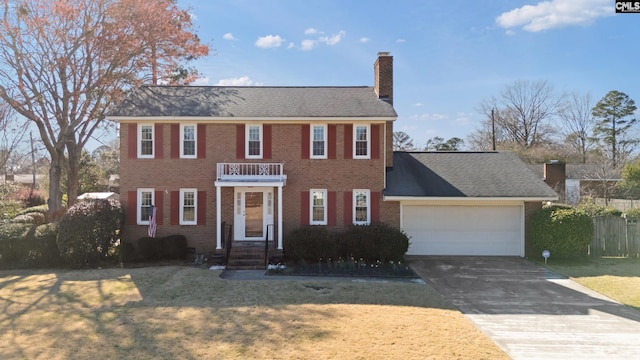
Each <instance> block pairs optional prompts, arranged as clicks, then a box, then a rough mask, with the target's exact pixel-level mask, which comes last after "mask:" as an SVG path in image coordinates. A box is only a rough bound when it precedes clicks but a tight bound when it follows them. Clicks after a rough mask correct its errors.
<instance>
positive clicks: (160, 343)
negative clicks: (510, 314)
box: [0, 267, 507, 359]
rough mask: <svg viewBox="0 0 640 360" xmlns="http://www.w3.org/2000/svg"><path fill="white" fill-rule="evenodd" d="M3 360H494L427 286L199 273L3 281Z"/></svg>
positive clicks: (28, 276) (17, 276) (75, 274)
mask: <svg viewBox="0 0 640 360" xmlns="http://www.w3.org/2000/svg"><path fill="white" fill-rule="evenodd" d="M0 309H1V313H0V328H2V329H3V331H2V332H1V333H0V358H2V359H20V358H28V359H94V358H106V359H124V358H126V359H176V358H181V359H242V358H261V359H271V358H296V359H308V358H314V359H335V358H354V359H382V358H385V359H389V358H402V359H429V358H433V359H447V358H455V359H482V358H484V359H495V358H507V356H506V355H505V354H504V353H503V352H502V351H501V350H500V349H499V348H498V347H497V346H496V345H495V344H493V342H491V341H490V340H489V339H487V338H486V337H485V336H484V335H483V334H482V333H480V332H479V331H478V330H477V329H476V328H475V327H474V326H473V325H472V324H471V322H470V321H468V320H467V319H466V318H465V317H464V316H463V315H462V314H460V313H459V312H458V311H455V310H453V309H451V308H450V307H449V305H448V304H447V303H446V302H445V301H444V300H443V299H442V298H441V297H440V296H439V295H438V294H437V293H436V292H435V291H434V290H432V289H431V287H429V286H428V285H424V284H415V283H406V282H351V281H319V280H301V281H287V280H267V281H230V280H224V279H220V278H219V272H216V271H208V270H202V269H195V268H188V267H155V268H140V269H108V270H94V271H70V272H56V273H46V272H42V273H37V274H33V273H28V272H22V271H21V272H17V271H4V272H0Z"/></svg>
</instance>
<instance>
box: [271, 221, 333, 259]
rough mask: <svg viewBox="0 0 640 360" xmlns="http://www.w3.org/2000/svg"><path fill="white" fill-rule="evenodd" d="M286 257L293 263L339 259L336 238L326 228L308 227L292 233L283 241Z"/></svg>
mask: <svg viewBox="0 0 640 360" xmlns="http://www.w3.org/2000/svg"><path fill="white" fill-rule="evenodd" d="M283 246H284V255H285V256H286V257H287V259H289V260H291V261H293V262H300V261H305V262H317V261H319V260H320V259H328V258H337V257H338V254H337V253H336V250H337V249H336V238H335V236H334V235H333V234H331V233H330V232H329V230H327V227H326V226H317V225H308V226H304V227H301V228H298V229H295V230H293V231H291V232H290V233H289V234H287V236H285V237H284V239H283Z"/></svg>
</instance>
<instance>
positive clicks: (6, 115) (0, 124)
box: [0, 102, 28, 176]
mask: <svg viewBox="0 0 640 360" xmlns="http://www.w3.org/2000/svg"><path fill="white" fill-rule="evenodd" d="M27 127H28V123H27V122H26V121H20V120H19V119H18V118H17V117H16V112H15V110H13V108H12V107H11V106H9V104H7V103H6V102H0V169H1V170H2V175H3V176H6V175H7V174H8V173H9V172H11V171H10V170H9V166H10V163H11V162H12V159H15V158H16V155H17V154H16V151H17V150H18V148H19V146H20V145H21V144H23V141H22V140H23V139H24V136H25V134H26V132H27Z"/></svg>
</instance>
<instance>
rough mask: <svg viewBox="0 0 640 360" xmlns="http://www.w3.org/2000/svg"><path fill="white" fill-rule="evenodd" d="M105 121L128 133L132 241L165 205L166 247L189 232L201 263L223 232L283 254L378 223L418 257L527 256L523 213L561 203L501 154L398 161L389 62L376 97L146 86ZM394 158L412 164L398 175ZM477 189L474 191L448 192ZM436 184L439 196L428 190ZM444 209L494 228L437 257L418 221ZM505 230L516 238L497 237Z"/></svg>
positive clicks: (383, 58)
mask: <svg viewBox="0 0 640 360" xmlns="http://www.w3.org/2000/svg"><path fill="white" fill-rule="evenodd" d="M108 118H109V119H111V120H115V121H117V122H119V123H120V151H121V160H120V161H121V163H120V190H121V192H120V194H121V196H120V199H121V202H122V204H123V205H124V207H125V209H126V213H127V221H126V226H125V229H124V232H123V238H124V240H125V241H132V242H133V241H135V239H138V238H140V237H143V236H145V235H146V233H147V226H148V222H149V220H148V219H149V211H150V209H151V206H152V205H155V206H156V208H157V224H158V226H157V234H158V236H163V235H169V234H183V235H185V236H186V237H187V239H188V242H189V245H190V246H192V247H195V248H196V249H197V251H198V252H200V253H211V252H213V251H220V250H221V249H222V248H223V246H224V244H223V237H224V236H223V232H224V231H225V229H224V228H223V224H233V234H232V237H233V240H234V241H242V242H245V243H246V242H251V241H264V239H265V237H266V236H268V237H269V239H274V241H275V244H276V246H277V248H278V249H282V248H283V241H282V239H283V236H284V235H285V234H287V233H288V232H289V231H291V230H293V229H296V228H298V227H300V226H303V225H307V224H310V225H314V224H316V225H325V226H327V227H328V228H329V230H340V229H343V228H345V227H346V226H349V225H351V224H367V223H370V222H373V221H382V222H385V223H388V224H390V225H392V226H395V227H402V228H406V229H408V230H409V231H408V232H409V235H411V236H412V237H413V239H412V243H413V244H415V245H412V248H413V251H410V253H412V254H441V253H450V254H453V255H463V254H472V253H481V254H485V255H519V256H524V242H525V241H524V217H525V215H526V214H528V213H529V212H530V211H529V210H527V211H525V208H526V209H531V208H539V206H540V203H541V201H543V200H548V199H555V198H556V196H555V193H553V191H551V189H550V188H549V187H548V186H546V185H545V184H544V183H543V182H542V181H541V180H540V179H538V178H536V177H535V175H534V174H533V173H531V172H530V171H529V170H528V169H527V168H526V166H525V165H524V164H523V163H521V162H518V161H516V160H514V157H510V156H507V155H503V154H500V153H494V154H493V155H491V154H485V155H484V156H483V157H473V154H471V153H460V154H459V155H457V156H453V157H446V158H445V157H444V155H438V154H435V155H429V156H427V157H421V156H418V155H409V157H407V155H406V154H404V153H396V154H394V153H393V149H392V138H393V123H394V121H395V120H396V119H397V114H396V112H395V110H394V108H393V57H392V56H391V55H390V54H389V53H384V52H383V53H379V54H378V57H377V59H376V61H375V63H374V86H373V87H370V86H362V87H232V86H230V87H227V86H224V87H219V86H207V87H197V86H193V87H191V86H182V87H169V86H148V87H141V88H139V89H137V90H135V91H133V92H132V93H131V94H130V96H129V97H128V98H127V99H126V100H125V101H124V102H123V103H121V104H119V106H118V107H116V108H115V109H114V110H113V111H112V112H111V113H110V114H109V116H108ZM398 159H399V160H401V163H400V165H402V166H401V167H394V162H395V161H398ZM440 159H443V160H442V161H441V160H440ZM444 160H446V161H451V162H452V163H451V164H452V165H454V166H455V168H456V169H459V171H456V172H455V174H453V175H455V176H448V177H447V174H446V172H447V171H446V168H447V165H446V163H445V164H444V166H442V165H443V161H444ZM479 161H487V162H488V163H490V164H497V165H495V166H489V167H488V166H484V165H483V164H482V163H478V162H479ZM456 164H457V165H456ZM464 164H467V165H469V164H470V166H467V165H464ZM432 166H440V167H439V170H438V171H440V172H442V176H441V177H438V178H439V179H447V181H449V183H448V184H449V186H448V187H446V186H445V187H442V186H440V185H441V184H439V183H437V181H436V183H433V181H434V180H436V179H435V178H433V177H430V175H429V174H431V173H433V171H432V170H430V167H432ZM489 168H490V169H493V170H495V171H494V172H493V173H491V172H488V171H484V170H485V169H489ZM511 168H513V169H511ZM514 169H515V171H511V170H514ZM522 170H526V171H522ZM505 171H506V172H505ZM504 174H509V175H504ZM473 179H477V181H474V184H476V185H474V186H467V188H468V190H469V191H458V192H453V193H450V192H449V191H448V190H449V188H456V187H457V188H464V187H465V181H466V182H468V181H469V180H471V181H473ZM438 181H439V180H438ZM440 182H441V181H440ZM458 182H460V183H458ZM416 184H419V185H417V186H416ZM487 184H499V186H498V188H497V189H496V186H487ZM513 184H518V185H517V186H511V185H513ZM430 185H435V187H434V189H441V190H443V192H437V191H436V192H433V191H427V192H425V191H422V190H424V188H429V187H430ZM405 189H411V191H410V192H406V191H405ZM444 190H446V191H444ZM479 200H480V201H479ZM526 203H528V204H529V205H526V206H525V204H526ZM434 206H435V207H434ZM434 209H435V213H438V212H439V211H440V210H443V211H446V212H447V214H449V215H447V216H449V217H450V216H454V217H455V216H462V217H471V218H474V217H476V216H478V215H482V214H484V215H483V216H482V219H485V220H483V222H486V223H488V224H489V225H482V226H479V227H478V228H473V229H472V228H468V229H467V231H466V232H455V234H454V232H452V234H454V235H455V236H467V237H468V239H466V241H463V242H458V243H457V244H458V245H459V248H456V249H452V248H451V246H448V245H446V244H449V242H450V241H449V238H447V237H442V239H445V240H442V241H444V243H446V244H445V246H444V247H438V246H435V247H432V246H433V244H432V243H430V244H426V243H424V242H423V240H424V239H423V238H424V237H425V236H426V237H427V238H430V239H431V238H433V237H432V236H431V235H429V234H432V233H434V232H433V231H432V230H433V229H425V228H423V227H421V226H422V225H423V224H425V223H428V222H424V221H421V219H422V217H423V216H427V217H429V216H432V215H433V214H434ZM460 209H463V210H465V211H462V212H460V211H459V210H460ZM487 210H490V211H487ZM456 211H458V212H456ZM443 214H444V212H443ZM486 214H491V215H490V217H487V216H486ZM491 216H493V217H495V218H492V217H491ZM498 217H507V218H508V219H509V220H508V221H507V222H505V221H504V220H503V219H499V218H498ZM494 220H495V221H494ZM477 223H478V222H477V221H475V222H474V221H464V219H463V220H462V221H460V223H459V224H462V225H459V224H454V225H453V226H454V227H458V228H459V227H460V226H462V227H465V225H468V226H470V225H473V224H477ZM494 223H499V224H501V225H505V226H504V227H502V226H498V227H492V225H491V224H494ZM436 225H438V224H434V225H433V226H436ZM487 226H489V227H492V229H491V231H489V232H488V235H487V236H486V237H484V238H483V239H484V240H483V241H484V242H483V243H481V244H480V245H477V244H474V240H473V239H472V238H470V237H469V234H475V233H477V232H478V231H483V229H484V228H485V227H487ZM505 229H508V230H509V231H510V232H509V234H510V235H509V236H508V238H507V237H505V236H502V237H501V239H502V238H504V239H502V240H500V241H494V240H493V239H489V238H488V237H489V236H493V235H496V234H500V233H502V232H503V230H505ZM434 231H435V230H434ZM435 233H438V232H435ZM439 234H441V235H442V232H441V231H440V232H439ZM465 234H466V235H465ZM438 239H440V238H437V239H435V240H433V239H431V240H429V241H432V242H433V241H440V240H438ZM501 241H503V242H504V243H503V242H501ZM421 242H422V243H421ZM476 243H477V242H476ZM505 244H506V245H505ZM441 245H442V244H441ZM469 245H471V248H467V246H469ZM478 246H479V248H478ZM430 249H434V250H433V251H431V250H430ZM504 249H507V250H504Z"/></svg>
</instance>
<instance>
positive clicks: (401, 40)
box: [396, 39, 407, 44]
mask: <svg viewBox="0 0 640 360" xmlns="http://www.w3.org/2000/svg"><path fill="white" fill-rule="evenodd" d="M404 42H407V40H405V39H398V40H396V43H398V44H401V43H404Z"/></svg>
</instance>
